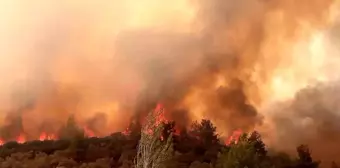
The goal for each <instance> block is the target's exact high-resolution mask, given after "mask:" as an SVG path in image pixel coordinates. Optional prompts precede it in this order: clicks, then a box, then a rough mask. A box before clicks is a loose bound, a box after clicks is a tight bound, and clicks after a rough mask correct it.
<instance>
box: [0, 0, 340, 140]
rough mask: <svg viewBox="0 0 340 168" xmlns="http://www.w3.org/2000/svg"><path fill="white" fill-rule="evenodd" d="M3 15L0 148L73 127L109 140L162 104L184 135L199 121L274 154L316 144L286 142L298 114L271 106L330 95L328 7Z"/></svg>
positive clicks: (147, 3) (262, 4) (19, 8)
mask: <svg viewBox="0 0 340 168" xmlns="http://www.w3.org/2000/svg"><path fill="white" fill-rule="evenodd" d="M0 8H1V9H0V11H1V13H0V23H1V25H2V26H1V27H0V37H1V38H0V47H1V48H0V77H1V78H2V82H1V83H0V102H1V104H2V106H1V108H0V112H1V113H0V114H1V122H0V123H1V125H2V131H1V134H2V136H3V137H5V138H7V139H11V138H14V137H15V136H18V135H19V134H22V133H24V134H25V135H26V136H27V137H31V139H34V137H37V136H39V134H40V133H41V132H42V131H44V132H56V131H57V130H58V129H59V128H60V127H61V126H62V125H63V124H65V123H66V121H67V119H68V118H69V117H70V116H74V117H75V119H76V120H77V121H76V122H77V123H78V124H79V125H80V126H82V127H86V128H90V129H91V130H92V131H94V132H95V133H96V134H97V135H105V134H108V133H111V132H113V131H121V130H123V129H124V128H126V126H127V125H128V124H129V122H130V121H131V118H136V117H137V118H140V117H142V116H144V115H145V114H146V113H147V112H148V111H149V110H151V109H152V108H154V106H155V105H156V104H157V103H159V102H161V103H162V104H163V105H164V106H165V109H166V111H167V114H166V115H167V117H168V118H170V119H174V120H175V121H176V122H177V124H178V125H179V126H181V127H187V126H188V124H189V123H190V122H191V121H194V120H199V119H202V118H207V119H210V120H212V121H213V122H214V123H215V124H216V125H217V127H218V129H219V132H220V133H221V134H222V135H225V134H229V133H230V132H231V131H233V130H235V129H242V130H244V131H250V130H253V129H255V128H256V129H259V130H261V131H262V132H263V133H264V135H265V139H266V140H267V141H270V142H272V143H273V144H274V145H275V144H279V143H282V142H283V141H282V140H279V138H278V137H285V139H288V140H286V141H285V143H289V144H292V145H295V143H297V142H299V141H301V143H303V142H304V141H306V142H311V143H312V142H314V141H310V139H305V138H303V137H300V136H295V137H293V138H290V136H289V135H292V133H293V132H296V130H295V129H296V128H300V127H296V128H295V126H294V124H287V123H291V122H294V121H297V122H299V121H298V118H304V117H305V116H306V115H307V114H306V112H305V111H303V110H302V111H301V110H295V109H294V110H290V111H294V112H291V113H286V112H284V111H283V109H285V108H284V106H282V108H281V106H278V105H276V104H277V103H278V102H281V101H283V102H286V101H293V102H296V103H297V104H296V103H293V105H292V107H296V108H298V107H301V103H302V104H303V106H304V105H305V103H306V104H308V103H307V102H306V101H307V99H306V100H304V99H303V101H302V100H301V98H299V94H301V95H304V94H305V92H306V91H301V93H300V92H299V90H300V89H302V88H304V87H306V86H307V85H308V84H309V83H310V81H313V80H314V81H321V82H324V83H325V84H326V85H327V83H328V82H329V81H331V80H333V79H335V78H336V75H333V73H332V71H331V70H332V68H337V67H339V66H337V64H336V60H338V58H336V57H335V56H334V55H336V52H337V51H336V50H335V49H334V47H332V46H331V45H330V44H328V43H326V42H325V41H326V40H325V39H328V38H330V37H332V36H331V35H329V34H332V35H336V34H337V28H336V27H337V26H336V24H335V23H336V19H337V17H336V16H337V11H338V7H337V1H336V0H299V1H297V0H272V1H270V0H238V1H234V0H209V1H204V0H193V1H189V0H188V1H182V0H163V1H157V0H126V1H119V0H87V1H82V0H74V1H68V0H60V1H52V0H32V1H29V2H28V1H25V0H5V1H2V2H0ZM328 40H329V41H332V40H335V41H336V40H337V39H333V38H332V39H328ZM326 51H327V52H326ZM307 90H308V89H307ZM312 90H313V89H312ZM318 91H319V92H320V94H323V92H324V89H318ZM297 92H299V94H298V95H297V96H296V98H295V99H293V100H290V99H291V98H293V97H294V95H295V93H297ZM329 96H330V97H329V100H330V101H331V100H333V99H334V98H333V97H332V95H329ZM306 98H308V101H312V102H317V100H316V99H315V100H314V96H307V97H306ZM309 99H311V100H309ZM301 101H302V102H301ZM273 102H275V103H273ZM299 103H300V104H299ZM272 104H275V105H274V107H276V108H275V109H274V110H268V109H272ZM283 104H284V103H283ZM323 106H326V105H323ZM292 107H291V106H289V108H292ZM327 107H332V106H328V105H327ZM318 108H322V106H321V105H320V107H318ZM318 108H310V113H311V114H316V111H318V110H320V109H318ZM322 109H323V112H322V113H323V115H322V116H327V117H325V118H323V117H319V115H321V114H318V115H315V116H318V117H317V118H318V119H319V120H322V119H325V121H328V120H327V119H329V117H330V118H332V119H333V120H332V122H333V121H334V120H335V118H336V117H332V116H333V115H336V113H334V112H332V109H329V110H325V108H322ZM334 110H336V109H334ZM313 111H315V113H314V112H313ZM313 116H314V115H313ZM336 116H337V115H336ZM332 122H331V121H330V122H329V123H332ZM318 123H324V122H323V121H322V122H321V121H320V122H315V121H314V120H313V121H311V122H309V124H312V126H308V128H310V129H311V130H314V134H312V135H310V136H309V137H318V138H315V140H319V139H323V138H325V137H324V136H323V138H321V137H320V136H321V134H322V133H323V132H324V131H325V130H322V131H319V130H318V129H319V126H315V124H318ZM329 127H330V129H327V130H328V131H333V132H337V129H335V127H334V126H333V125H332V126H329ZM333 127H334V129H333ZM331 128H332V129H331ZM301 129H302V127H301ZM282 130H283V131H282ZM312 132H313V131H312ZM306 133H307V132H306ZM271 135H272V136H273V137H275V138H270V137H271ZM327 135H331V134H328V133H327ZM307 137H308V136H307ZM315 142H316V141H315Z"/></svg>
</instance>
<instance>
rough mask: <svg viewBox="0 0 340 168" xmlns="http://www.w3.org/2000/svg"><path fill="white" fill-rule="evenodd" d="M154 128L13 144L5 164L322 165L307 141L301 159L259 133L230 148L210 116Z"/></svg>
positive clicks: (42, 167)
mask: <svg viewBox="0 0 340 168" xmlns="http://www.w3.org/2000/svg"><path fill="white" fill-rule="evenodd" d="M151 120H152V119H151ZM149 126H153V127H152V128H153V129H152V130H151V131H152V132H151V133H150V132H145V130H147V131H148V129H146V128H145V127H140V126H139V125H138V124H132V125H131V126H130V130H131V131H130V132H129V135H125V134H122V133H114V134H112V135H110V136H107V137H103V138H86V137H84V136H80V134H75V135H76V136H73V137H69V138H65V139H61V140H56V141H52V140H49V141H30V142H26V143H23V144H18V143H17V142H8V143H6V144H4V145H3V146H1V147H0V168H56V167H58V168H78V167H80V168H130V167H136V168H140V167H142V168H158V167H159V168H161V167H162V168H163V167H164V168H165V167H168V168H317V167H319V165H320V162H319V161H314V160H313V158H312V157H311V153H310V151H309V149H308V147H307V146H305V145H301V146H299V147H297V157H291V156H289V155H288V154H285V153H269V152H268V150H267V147H266V146H265V144H264V143H263V142H262V140H261V136H260V135H259V134H258V133H257V132H253V133H251V134H243V135H242V136H241V137H240V138H239V139H238V140H236V141H234V142H233V143H231V144H230V145H228V146H226V145H224V144H223V143H222V142H220V140H219V137H218V135H217V133H216V127H214V126H213V124H212V123H211V122H210V121H209V120H202V121H201V122H196V123H193V124H192V127H191V129H189V130H183V131H181V132H180V133H179V134H175V133H174V132H175V129H174V128H175V123H174V122H166V123H161V124H158V125H155V121H154V120H153V121H150V119H149ZM72 127H73V126H72ZM70 129H73V130H74V128H70ZM143 130H144V131H143ZM137 156H138V157H137ZM157 159H158V160H157ZM156 163H157V164H156ZM333 167H337V166H336V164H333Z"/></svg>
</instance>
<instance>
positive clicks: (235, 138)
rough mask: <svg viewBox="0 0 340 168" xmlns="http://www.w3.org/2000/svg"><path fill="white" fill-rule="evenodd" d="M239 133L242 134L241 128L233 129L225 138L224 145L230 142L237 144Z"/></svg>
mask: <svg viewBox="0 0 340 168" xmlns="http://www.w3.org/2000/svg"><path fill="white" fill-rule="evenodd" d="M241 135H242V130H241V129H238V130H235V131H234V132H233V133H232V134H231V136H230V137H229V138H228V139H227V140H226V142H225V144H226V145H230V144H231V143H235V144H237V142H238V140H239V139H240V137H241Z"/></svg>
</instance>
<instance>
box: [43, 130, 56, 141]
mask: <svg viewBox="0 0 340 168" xmlns="http://www.w3.org/2000/svg"><path fill="white" fill-rule="evenodd" d="M56 139H57V138H56V136H55V135H54V134H47V133H46V132H42V133H41V134H40V136H39V140H40V141H44V140H56Z"/></svg>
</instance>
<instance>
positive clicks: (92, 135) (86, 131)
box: [83, 127, 95, 137]
mask: <svg viewBox="0 0 340 168" xmlns="http://www.w3.org/2000/svg"><path fill="white" fill-rule="evenodd" d="M83 130H84V133H85V136H87V137H95V133H94V132H93V131H92V130H90V129H89V128H87V127H84V128H83Z"/></svg>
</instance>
